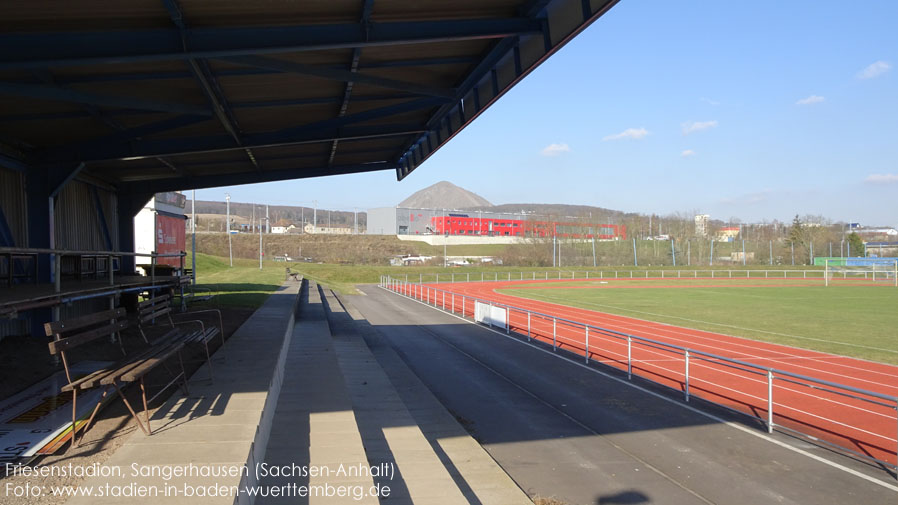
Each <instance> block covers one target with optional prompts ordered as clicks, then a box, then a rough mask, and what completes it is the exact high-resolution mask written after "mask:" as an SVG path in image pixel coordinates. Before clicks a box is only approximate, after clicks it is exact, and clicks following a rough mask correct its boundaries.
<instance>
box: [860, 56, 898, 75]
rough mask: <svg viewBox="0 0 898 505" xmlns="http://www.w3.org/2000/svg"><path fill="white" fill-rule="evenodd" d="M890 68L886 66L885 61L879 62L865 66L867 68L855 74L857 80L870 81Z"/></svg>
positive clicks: (888, 65)
mask: <svg viewBox="0 0 898 505" xmlns="http://www.w3.org/2000/svg"><path fill="white" fill-rule="evenodd" d="M890 68H892V65H890V64H888V63H887V62H885V61H882V60H879V61H875V62H873V63H871V64H870V65H868V66H867V68H865V69H863V70H861V71H860V72H858V74H857V78H858V79H872V78H874V77H878V76H880V75H882V74H884V73H886V72H888V71H889V69H890Z"/></svg>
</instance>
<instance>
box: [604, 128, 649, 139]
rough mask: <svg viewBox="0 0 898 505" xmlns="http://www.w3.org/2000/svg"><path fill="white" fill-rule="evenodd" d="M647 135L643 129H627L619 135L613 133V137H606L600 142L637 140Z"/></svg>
mask: <svg viewBox="0 0 898 505" xmlns="http://www.w3.org/2000/svg"><path fill="white" fill-rule="evenodd" d="M648 134H649V131H648V130H646V129H645V128H627V129H626V130H624V131H622V132H620V133H615V134H614V135H608V136H606V137H603V138H602V140H603V141H608V140H621V139H633V140H639V139H641V138H643V137H645V136H646V135H648Z"/></svg>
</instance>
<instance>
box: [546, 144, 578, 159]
mask: <svg viewBox="0 0 898 505" xmlns="http://www.w3.org/2000/svg"><path fill="white" fill-rule="evenodd" d="M569 152H571V146H569V145H567V144H549V145H547V146H546V147H544V148H543V150H542V151H540V152H539V153H540V154H542V155H543V156H558V155H559V154H561V153H569Z"/></svg>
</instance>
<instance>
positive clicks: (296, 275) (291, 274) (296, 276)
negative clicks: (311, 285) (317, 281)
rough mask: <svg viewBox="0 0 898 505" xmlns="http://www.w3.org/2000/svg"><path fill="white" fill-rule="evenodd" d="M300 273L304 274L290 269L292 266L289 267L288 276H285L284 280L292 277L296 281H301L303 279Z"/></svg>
mask: <svg viewBox="0 0 898 505" xmlns="http://www.w3.org/2000/svg"><path fill="white" fill-rule="evenodd" d="M300 275H302V274H300V273H299V272H293V271H291V270H290V267H287V276H286V277H284V280H285V281H286V280H289V279H290V278H291V277H292V278H293V280H294V281H301V280H302V279H301V278H300Z"/></svg>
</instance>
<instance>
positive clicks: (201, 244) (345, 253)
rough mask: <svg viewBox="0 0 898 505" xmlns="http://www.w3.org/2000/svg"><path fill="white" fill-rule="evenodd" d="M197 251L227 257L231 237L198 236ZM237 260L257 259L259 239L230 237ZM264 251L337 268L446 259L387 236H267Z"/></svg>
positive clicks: (472, 250)
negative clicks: (400, 258) (411, 258)
mask: <svg viewBox="0 0 898 505" xmlns="http://www.w3.org/2000/svg"><path fill="white" fill-rule="evenodd" d="M196 242H197V250H199V251H203V252H204V253H207V254H212V255H215V256H221V257H227V255H228V236H227V235H226V234H224V233H198V234H197V236H196ZM507 247H508V246H506V245H502V244H470V245H453V246H447V247H446V254H447V255H449V256H465V257H467V256H471V257H474V256H498V255H500V254H502V253H503V251H505V249H506V248H507ZM231 248H232V251H233V254H234V258H246V259H251V258H256V259H257V258H258V257H259V236H258V235H253V234H249V233H238V234H235V235H232V236H231ZM262 250H263V251H264V252H265V257H266V258H273V257H274V256H283V255H288V256H290V257H293V258H312V259H313V260H314V261H316V262H317V261H323V262H325V263H334V264H351V265H384V266H386V265H388V264H389V262H390V258H392V257H394V256H397V255H400V254H412V255H424V256H440V257H442V256H443V246H432V245H428V244H426V243H424V242H416V241H407V240H399V239H398V238H397V237H395V236H387V235H275V234H265V235H264V236H263V240H262Z"/></svg>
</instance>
